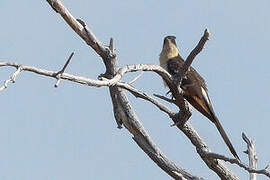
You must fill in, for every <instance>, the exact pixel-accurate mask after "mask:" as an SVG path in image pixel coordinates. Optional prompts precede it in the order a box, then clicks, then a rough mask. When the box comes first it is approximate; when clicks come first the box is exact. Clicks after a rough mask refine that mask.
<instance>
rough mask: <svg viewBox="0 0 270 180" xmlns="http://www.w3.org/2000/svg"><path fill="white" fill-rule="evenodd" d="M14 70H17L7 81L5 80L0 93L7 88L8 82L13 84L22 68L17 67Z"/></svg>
mask: <svg viewBox="0 0 270 180" xmlns="http://www.w3.org/2000/svg"><path fill="white" fill-rule="evenodd" d="M16 68H17V70H16V71H15V72H14V73H13V75H12V76H11V77H10V78H9V79H7V80H5V82H4V85H3V86H2V87H0V91H3V90H4V89H6V88H7V87H8V83H9V82H12V83H15V81H16V78H17V76H18V75H19V73H20V72H21V71H22V68H21V66H20V65H18V66H17V67H16Z"/></svg>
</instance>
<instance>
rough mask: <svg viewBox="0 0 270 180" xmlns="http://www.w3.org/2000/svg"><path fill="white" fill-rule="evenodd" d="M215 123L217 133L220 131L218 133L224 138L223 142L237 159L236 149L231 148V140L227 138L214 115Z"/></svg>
mask: <svg viewBox="0 0 270 180" xmlns="http://www.w3.org/2000/svg"><path fill="white" fill-rule="evenodd" d="M215 125H216V127H217V129H218V131H219V133H220V135H221V137H222V139H223V140H224V142H225V143H226V145H227V146H228V148H229V149H230V151H231V153H232V154H233V156H234V157H235V158H237V159H239V157H238V155H237V153H236V151H235V150H234V148H233V145H232V143H231V141H230V140H229V138H228V136H227V134H226V133H225V131H224V129H223V127H222V125H221V124H220V122H219V120H218V119H217V118H216V117H215ZM239 160H240V159H239Z"/></svg>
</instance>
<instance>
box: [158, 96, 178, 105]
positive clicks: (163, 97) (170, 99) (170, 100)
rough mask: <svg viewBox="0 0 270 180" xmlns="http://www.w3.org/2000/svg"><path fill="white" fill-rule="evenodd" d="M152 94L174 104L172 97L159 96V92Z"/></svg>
mask: <svg viewBox="0 0 270 180" xmlns="http://www.w3.org/2000/svg"><path fill="white" fill-rule="evenodd" d="M153 95H154V96H156V97H157V98H160V99H162V100H164V101H167V102H169V103H173V104H175V100H174V99H173V98H167V97H165V96H161V95H159V94H153Z"/></svg>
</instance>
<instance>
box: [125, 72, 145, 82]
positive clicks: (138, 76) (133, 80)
mask: <svg viewBox="0 0 270 180" xmlns="http://www.w3.org/2000/svg"><path fill="white" fill-rule="evenodd" d="M143 73H144V72H143V71H142V72H140V74H138V75H137V76H136V77H135V78H134V79H132V80H131V81H129V83H128V84H132V83H134V82H135V81H136V80H137V79H139V78H140V77H141V76H142V75H143Z"/></svg>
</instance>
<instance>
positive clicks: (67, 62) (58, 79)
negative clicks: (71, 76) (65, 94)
mask: <svg viewBox="0 0 270 180" xmlns="http://www.w3.org/2000/svg"><path fill="white" fill-rule="evenodd" d="M73 55H74V52H72V53H71V54H70V56H69V57H68V60H67V61H66V63H65V65H64V67H63V68H62V69H61V70H60V71H59V72H57V73H56V75H55V77H56V79H57V81H56V83H55V85H54V87H55V88H57V87H58V86H59V83H60V81H61V76H62V74H63V73H64V72H65V70H66V68H67V66H68V64H69V62H70V60H71V58H72V56H73Z"/></svg>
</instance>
